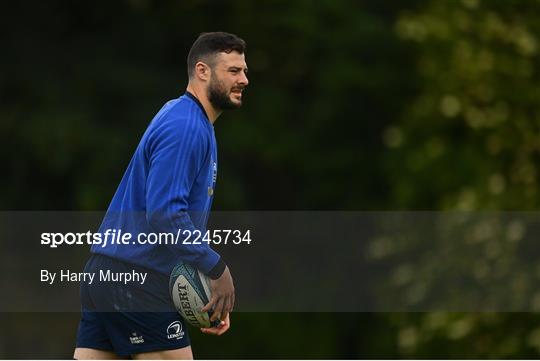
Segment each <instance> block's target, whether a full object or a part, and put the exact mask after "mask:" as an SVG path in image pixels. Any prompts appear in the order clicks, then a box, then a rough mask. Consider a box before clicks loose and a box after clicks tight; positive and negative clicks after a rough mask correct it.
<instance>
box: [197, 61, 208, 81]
mask: <svg viewBox="0 0 540 361" xmlns="http://www.w3.org/2000/svg"><path fill="white" fill-rule="evenodd" d="M210 71H211V70H210V67H209V66H208V65H206V64H205V63H203V62H202V61H199V62H197V64H195V77H196V78H197V79H199V80H203V81H207V80H208V79H210Z"/></svg>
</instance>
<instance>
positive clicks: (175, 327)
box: [167, 321, 184, 340]
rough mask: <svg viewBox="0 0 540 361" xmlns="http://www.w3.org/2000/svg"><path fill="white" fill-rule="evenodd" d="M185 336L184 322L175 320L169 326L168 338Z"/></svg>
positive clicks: (177, 338)
mask: <svg viewBox="0 0 540 361" xmlns="http://www.w3.org/2000/svg"><path fill="white" fill-rule="evenodd" d="M182 337H184V331H182V323H181V322H180V321H174V322H173V323H171V324H170V325H169V327H167V338H168V339H169V340H172V339H176V340H179V339H181V338H182Z"/></svg>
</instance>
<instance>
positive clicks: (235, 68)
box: [228, 66, 248, 73]
mask: <svg viewBox="0 0 540 361" xmlns="http://www.w3.org/2000/svg"><path fill="white" fill-rule="evenodd" d="M242 69H244V72H246V73H247V71H248V68H247V67H245V68H243V67H240V66H230V67H229V69H228V70H242Z"/></svg>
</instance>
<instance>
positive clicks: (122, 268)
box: [77, 254, 190, 356]
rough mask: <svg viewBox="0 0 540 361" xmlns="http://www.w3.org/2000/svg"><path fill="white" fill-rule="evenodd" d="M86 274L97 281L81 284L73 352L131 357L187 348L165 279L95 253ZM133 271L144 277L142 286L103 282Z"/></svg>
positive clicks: (184, 333) (88, 263)
mask: <svg viewBox="0 0 540 361" xmlns="http://www.w3.org/2000/svg"><path fill="white" fill-rule="evenodd" d="M107 271H110V273H109V274H107ZM84 272H87V273H89V274H92V273H93V274H95V277H94V280H93V281H92V283H89V282H88V281H87V282H82V283H81V303H82V316H81V321H80V323H79V329H78V331H77V347H85V348H93V349H98V350H105V351H112V352H114V353H116V354H117V355H120V356H129V355H133V354H137V353H143V352H151V351H160V350H172V349H179V348H183V347H186V346H189V345H190V341H189V335H188V332H187V329H186V326H185V324H184V321H183V320H182V317H181V316H180V314H179V313H178V312H177V311H176V310H175V308H174V305H173V303H172V300H171V297H170V295H169V278H168V277H167V276H165V275H162V274H161V273H158V272H155V271H151V270H149V269H146V268H144V267H140V266H136V265H132V264H128V263H124V262H122V261H119V260H115V259H112V258H110V257H106V256H102V255H98V254H93V255H92V256H91V257H90V259H89V260H88V262H87V263H86V267H85V269H84ZM134 272H137V273H140V274H143V273H146V275H147V276H146V279H145V280H144V283H143V284H141V283H140V282H137V281H133V282H127V281H125V279H124V281H119V280H118V279H116V280H112V278H107V275H109V276H110V275H111V274H118V275H120V274H128V273H129V274H133V273H134ZM100 276H103V277H100ZM139 281H140V280H139Z"/></svg>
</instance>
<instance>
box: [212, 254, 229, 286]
mask: <svg viewBox="0 0 540 361" xmlns="http://www.w3.org/2000/svg"><path fill="white" fill-rule="evenodd" d="M226 267H227V265H226V264H225V262H223V259H221V257H220V258H219V260H218V262H217V264H216V265H215V266H214V267H213V268H212V269H211V270H210V271H209V272H208V273H207V275H208V277H210V279H213V280H217V279H218V278H219V277H221V275H222V274H223V272H225V268H226Z"/></svg>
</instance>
